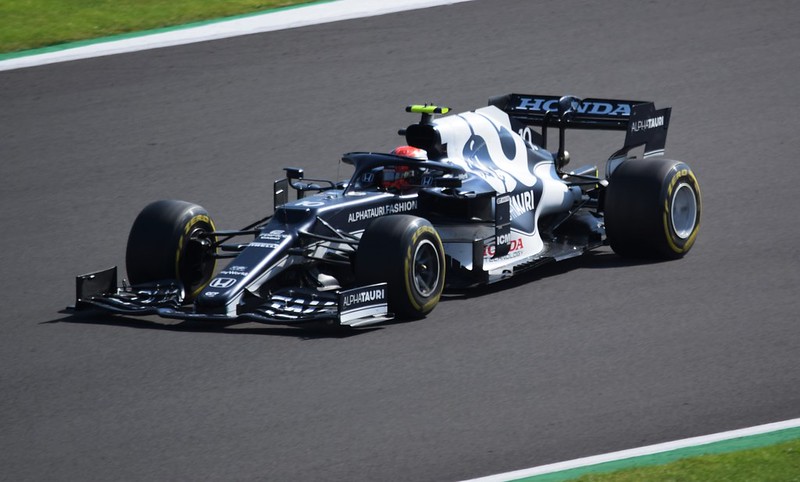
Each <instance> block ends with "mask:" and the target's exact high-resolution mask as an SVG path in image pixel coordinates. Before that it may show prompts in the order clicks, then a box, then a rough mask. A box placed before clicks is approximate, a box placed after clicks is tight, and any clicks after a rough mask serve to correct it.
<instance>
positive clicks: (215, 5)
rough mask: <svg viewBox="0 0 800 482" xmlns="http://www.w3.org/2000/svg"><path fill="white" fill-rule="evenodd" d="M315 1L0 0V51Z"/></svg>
mask: <svg viewBox="0 0 800 482" xmlns="http://www.w3.org/2000/svg"><path fill="white" fill-rule="evenodd" d="M303 3H315V1H314V0H170V1H169V2H164V1H162V0H6V1H2V2H0V53H9V52H17V51H22V50H30V49H36V48H41V47H49V46H53V45H59V44H63V43H67V42H74V41H78V40H87V39H95V38H100V37H108V36H111V35H119V34H124V33H130V32H138V31H142V30H152V29H157V28H164V27H171V26H176V25H182V24H186V23H191V22H198V21H202V20H209V19H215V18H221V17H230V16H235V15H243V14H250V13H255V12H259V11H263V10H270V9H275V8H280V7H287V6H293V5H299V4H303Z"/></svg>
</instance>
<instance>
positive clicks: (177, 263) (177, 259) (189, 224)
mask: <svg viewBox="0 0 800 482" xmlns="http://www.w3.org/2000/svg"><path fill="white" fill-rule="evenodd" d="M201 222H204V223H207V224H208V225H209V226H211V230H212V231H216V230H217V228H216V227H215V226H214V222H213V221H212V220H211V218H210V217H208V215H206V214H198V215H197V216H195V217H193V218H192V219H190V220H189V222H187V223H186V225H185V226H184V227H183V236H181V239H180V240H178V252H177V253H175V279H178V280H179V279H180V266H181V252H182V251H183V240H184V239H186V237H187V236H188V235H189V234H190V232H191V230H192V226H194V225H195V224H197V223H201ZM216 265H217V260H216V259H215V260H214V267H213V268H212V272H213V270H214V268H216ZM209 281H211V279H208V280H207V281H206V282H205V283H203V284H202V285H200V286H199V287H198V288H197V289H196V290H194V291H193V292H192V293H191V294H189V296H188V297H189V298H194V297H195V296H197V295H198V294H200V292H201V291H203V289H205V287H206V286H207V285H208V283H209ZM185 288H188V286H187V287H185Z"/></svg>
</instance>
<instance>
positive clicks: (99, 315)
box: [41, 310, 380, 340]
mask: <svg viewBox="0 0 800 482" xmlns="http://www.w3.org/2000/svg"><path fill="white" fill-rule="evenodd" d="M60 313H62V314H64V315H65V316H63V317H60V318H57V319H54V320H50V321H44V322H42V323H41V324H52V323H79V324H89V325H106V326H117V327H125V328H136V329H140V330H163V331H175V332H184V333H217V334H226V335H270V336H286V337H293V338H299V339H301V340H316V339H320V338H349V337H351V336H355V335H359V334H364V333H369V332H371V331H375V330H379V329H380V327H378V326H376V327H369V328H359V329H353V328H349V327H342V326H324V325H310V326H297V327H295V326H273V325H259V324H257V323H252V322H248V323H224V322H219V321H175V322H174V323H172V322H170V321H171V320H163V319H160V318H153V317H142V318H139V317H130V316H123V315H111V314H108V313H103V312H98V311H87V312H75V311H72V310H62V311H60Z"/></svg>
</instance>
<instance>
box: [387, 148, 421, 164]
mask: <svg viewBox="0 0 800 482" xmlns="http://www.w3.org/2000/svg"><path fill="white" fill-rule="evenodd" d="M392 154H394V155H395V156H402V157H410V158H411V159H417V160H420V161H425V160H427V159H428V151H426V150H425V149H420V148H419V147H414V146H399V147H395V148H394V149H393V150H392Z"/></svg>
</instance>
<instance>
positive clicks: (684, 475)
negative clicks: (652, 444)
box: [572, 439, 800, 482]
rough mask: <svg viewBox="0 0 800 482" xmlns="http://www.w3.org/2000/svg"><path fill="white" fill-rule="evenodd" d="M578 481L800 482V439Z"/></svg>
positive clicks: (590, 475)
mask: <svg viewBox="0 0 800 482" xmlns="http://www.w3.org/2000/svg"><path fill="white" fill-rule="evenodd" d="M572 480H573V481H575V482H639V481H642V480H647V481H649V482H677V481H680V482H707V481H726V482H753V481H758V482H773V481H774V482H793V481H794V482H800V439H796V440H791V441H789V442H784V443H780V444H777V445H771V446H768V447H762V448H757V449H750V450H743V451H740V452H731V453H726V454H716V455H703V456H699V457H692V458H688V459H683V460H678V461H676V462H671V463H669V464H665V465H657V466H652V467H640V468H632V469H626V470H620V471H618V472H612V473H608V474H587V475H584V476H582V477H579V478H577V479H572Z"/></svg>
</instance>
